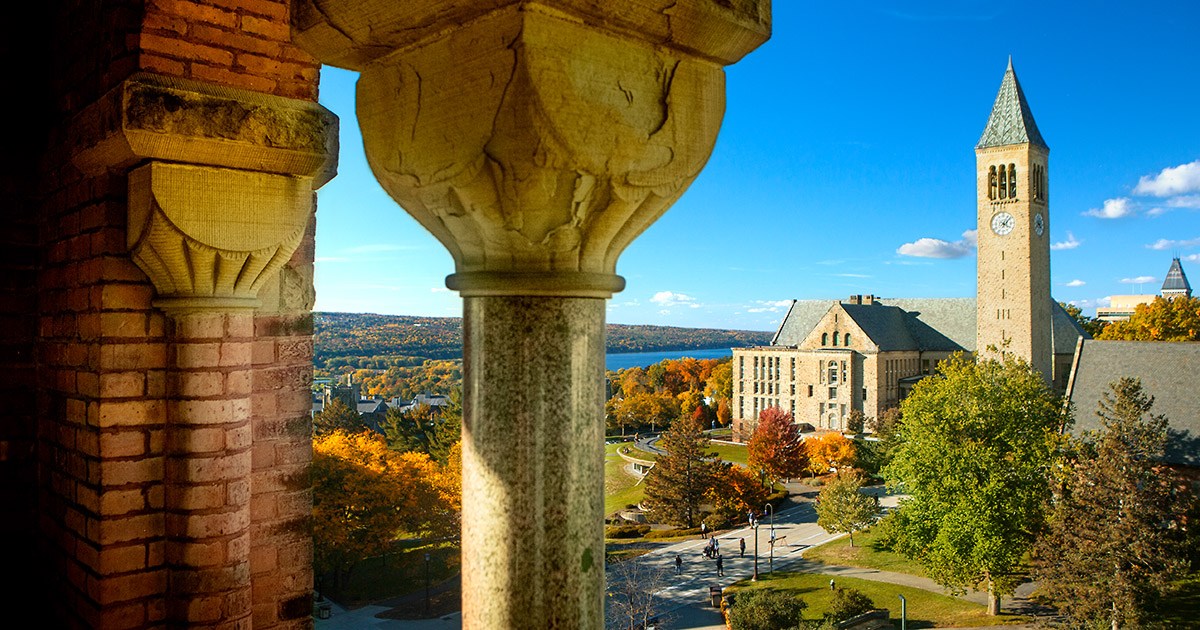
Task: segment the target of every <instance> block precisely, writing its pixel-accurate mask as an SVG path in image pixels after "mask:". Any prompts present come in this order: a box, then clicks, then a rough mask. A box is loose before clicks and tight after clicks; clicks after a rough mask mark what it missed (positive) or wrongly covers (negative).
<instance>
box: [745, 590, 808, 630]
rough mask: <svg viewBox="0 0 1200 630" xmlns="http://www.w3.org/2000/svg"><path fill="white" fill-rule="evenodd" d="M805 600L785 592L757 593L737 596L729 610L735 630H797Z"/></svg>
mask: <svg viewBox="0 0 1200 630" xmlns="http://www.w3.org/2000/svg"><path fill="white" fill-rule="evenodd" d="M805 608H808V604H807V603H805V602H804V600H802V599H800V598H799V597H796V596H795V595H792V594H790V593H788V592H786V591H776V590H770V589H755V590H753V591H743V592H740V593H738V594H737V596H736V597H735V598H734V600H733V606H732V607H731V608H730V609H729V627H730V628H732V629H733V630H780V629H781V628H795V627H797V626H799V625H800V623H801V622H802V620H803V615H804V609H805Z"/></svg>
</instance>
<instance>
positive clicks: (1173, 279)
mask: <svg viewBox="0 0 1200 630" xmlns="http://www.w3.org/2000/svg"><path fill="white" fill-rule="evenodd" d="M1162 290H1163V294H1166V292H1167V291H1176V292H1178V291H1183V292H1185V293H1187V294H1188V295H1191V294H1192V285H1190V284H1188V279H1187V275H1186V274H1184V273H1183V265H1180V264H1179V259H1178V258H1172V259H1171V268H1170V269H1168V270H1167V278H1166V279H1165V280H1163V285H1162Z"/></svg>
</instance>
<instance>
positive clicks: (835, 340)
mask: <svg viewBox="0 0 1200 630" xmlns="http://www.w3.org/2000/svg"><path fill="white" fill-rule="evenodd" d="M837 340H838V334H837V333H836V332H835V333H833V345H835V346H836V345H837Z"/></svg>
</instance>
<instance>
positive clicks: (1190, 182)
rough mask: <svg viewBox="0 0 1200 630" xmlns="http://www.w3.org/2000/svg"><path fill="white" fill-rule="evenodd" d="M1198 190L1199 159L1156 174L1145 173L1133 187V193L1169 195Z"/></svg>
mask: <svg viewBox="0 0 1200 630" xmlns="http://www.w3.org/2000/svg"><path fill="white" fill-rule="evenodd" d="M1191 192H1200V160H1196V161H1195V162H1189V163H1187V164H1180V165H1179V166H1170V167H1167V168H1164V169H1163V170H1161V171H1159V173H1158V175H1145V176H1143V177H1142V178H1141V179H1139V180H1138V183H1137V186H1135V187H1134V188H1133V193H1134V194H1135V195H1150V196H1153V197H1170V196H1172V195H1181V194H1184V193H1191Z"/></svg>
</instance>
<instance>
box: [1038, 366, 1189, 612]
mask: <svg viewBox="0 0 1200 630" xmlns="http://www.w3.org/2000/svg"><path fill="white" fill-rule="evenodd" d="M1110 388H1111V390H1112V393H1111V394H1109V393H1105V395H1104V398H1103V400H1101V402H1100V409H1099V410H1098V411H1097V412H1096V414H1097V415H1098V416H1100V422H1101V429H1100V430H1099V431H1097V432H1094V433H1091V434H1089V435H1087V436H1085V438H1084V441H1083V443H1082V444H1081V445H1080V448H1079V449H1078V454H1077V455H1076V457H1075V458H1074V460H1073V461H1072V462H1071V464H1072V465H1071V466H1070V468H1069V474H1068V476H1067V479H1066V483H1065V484H1064V486H1063V488H1062V492H1061V495H1060V496H1059V497H1058V500H1057V501H1056V502H1055V509H1054V515H1053V518H1052V519H1051V526H1050V530H1049V532H1048V534H1047V535H1046V536H1045V538H1043V540H1042V541H1041V542H1040V543H1039V544H1038V547H1037V548H1036V551H1037V553H1036V557H1037V559H1038V561H1037V573H1038V577H1039V583H1040V585H1041V588H1042V589H1043V590H1044V591H1045V592H1046V593H1047V594H1048V595H1049V596H1050V597H1051V598H1053V599H1054V600H1055V601H1056V602H1057V603H1058V605H1059V609H1060V610H1061V611H1062V612H1063V613H1065V614H1066V615H1067V616H1068V617H1069V618H1070V619H1071V620H1072V621H1076V622H1083V623H1087V624H1090V625H1089V627H1092V626H1098V625H1100V624H1103V625H1111V627H1112V628H1114V630H1115V629H1116V628H1119V627H1122V626H1128V627H1142V626H1143V625H1144V624H1145V622H1147V621H1148V620H1149V619H1151V616H1150V615H1148V613H1149V612H1150V611H1151V610H1152V609H1153V607H1154V604H1155V603H1156V602H1157V600H1158V599H1159V597H1160V595H1161V593H1162V591H1163V588H1164V587H1165V586H1166V585H1167V583H1168V582H1169V581H1170V580H1171V579H1172V578H1174V577H1176V576H1178V575H1179V574H1180V573H1181V571H1182V570H1183V569H1184V568H1185V566H1186V561H1185V560H1184V558H1185V557H1186V552H1185V551H1186V547H1185V545H1186V540H1185V533H1186V530H1187V518H1186V516H1187V513H1188V511H1189V509H1190V508H1191V493H1190V492H1189V484H1188V483H1187V481H1186V480H1185V479H1183V478H1182V477H1181V476H1180V475H1179V474H1178V473H1176V472H1174V471H1173V470H1172V469H1170V468H1168V467H1166V466H1164V465H1163V464H1162V463H1161V462H1162V457H1163V449H1164V447H1165V446H1166V443H1167V419H1166V418H1165V417H1164V416H1162V415H1151V413H1150V410H1151V407H1152V406H1153V404H1154V399H1153V398H1152V397H1149V396H1147V395H1146V394H1145V392H1143V391H1142V386H1141V382H1140V381H1139V380H1136V379H1129V378H1123V379H1121V380H1119V381H1117V382H1115V383H1112V384H1111V385H1110Z"/></svg>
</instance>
